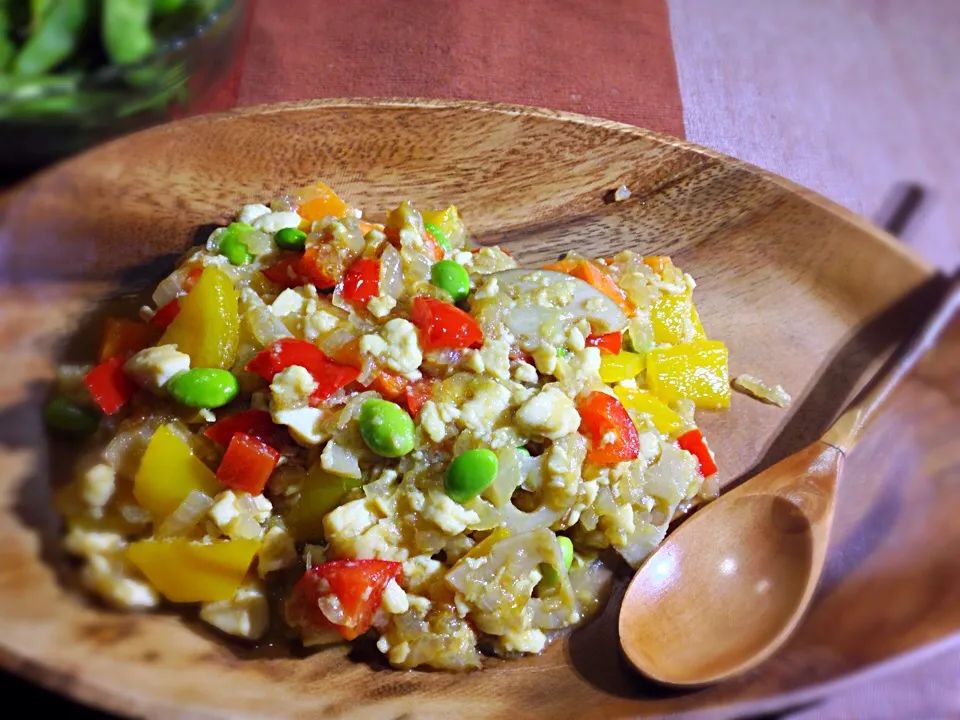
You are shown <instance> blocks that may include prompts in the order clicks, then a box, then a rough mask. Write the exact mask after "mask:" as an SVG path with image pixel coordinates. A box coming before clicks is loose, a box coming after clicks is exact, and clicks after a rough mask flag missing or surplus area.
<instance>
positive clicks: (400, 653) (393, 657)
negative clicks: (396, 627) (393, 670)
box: [387, 640, 410, 665]
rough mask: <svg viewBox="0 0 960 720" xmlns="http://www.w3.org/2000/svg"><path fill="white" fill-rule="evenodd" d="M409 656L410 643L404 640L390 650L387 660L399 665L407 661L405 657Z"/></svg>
mask: <svg viewBox="0 0 960 720" xmlns="http://www.w3.org/2000/svg"><path fill="white" fill-rule="evenodd" d="M409 655H410V643H408V642H407V641H406V640H404V641H403V642H402V643H400V644H399V645H394V646H393V647H392V648H390V653H389V654H388V655H387V659H388V660H389V661H390V662H391V663H393V664H394V665H399V664H400V663H402V662H404V661H405V660H406V659H407V656H409Z"/></svg>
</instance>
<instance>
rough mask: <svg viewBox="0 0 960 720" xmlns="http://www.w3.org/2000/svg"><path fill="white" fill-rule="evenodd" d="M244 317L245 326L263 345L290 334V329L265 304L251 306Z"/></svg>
mask: <svg viewBox="0 0 960 720" xmlns="http://www.w3.org/2000/svg"><path fill="white" fill-rule="evenodd" d="M244 318H245V319H246V321H247V327H249V328H250V333H251V334H252V335H253V337H254V338H256V340H257V342H258V343H260V344H261V345H262V346H263V347H266V346H267V345H269V344H270V343H272V342H273V341H274V340H277V339H279V338H283V337H290V336H291V335H292V333H291V332H290V329H289V328H288V327H287V326H286V325H284V324H283V321H282V320H280V318H278V317H277V316H276V315H274V314H273V313H272V312H271V311H270V309H269V308H268V307H267V306H266V305H264V306H263V307H255V308H251V309H250V310H248V311H247V313H246V315H244Z"/></svg>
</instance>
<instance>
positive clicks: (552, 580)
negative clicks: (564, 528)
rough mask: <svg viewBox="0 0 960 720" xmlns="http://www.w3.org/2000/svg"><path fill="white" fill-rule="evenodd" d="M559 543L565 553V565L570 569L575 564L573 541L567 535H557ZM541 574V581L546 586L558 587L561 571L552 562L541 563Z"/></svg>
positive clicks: (563, 553) (561, 550)
mask: <svg viewBox="0 0 960 720" xmlns="http://www.w3.org/2000/svg"><path fill="white" fill-rule="evenodd" d="M557 544H558V545H559V546H560V553H561V555H563V566H564V567H565V568H566V569H567V570H569V569H570V566H571V565H573V542H572V541H571V540H570V538H568V537H567V536H566V535H557ZM539 570H540V574H541V575H543V578H542V579H541V580H540V582H541V583H542V584H543V586H544V587H556V586H557V585H559V584H560V573H559V572H557V569H556V568H555V567H554V566H553V565H551V564H550V563H540V567H539Z"/></svg>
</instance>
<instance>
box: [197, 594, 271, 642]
mask: <svg viewBox="0 0 960 720" xmlns="http://www.w3.org/2000/svg"><path fill="white" fill-rule="evenodd" d="M200 619H201V620H203V621H204V622H205V623H207V624H209V625H212V626H213V627H215V628H217V629H218V630H221V631H223V632H225V633H227V634H228V635H234V636H236V637H241V638H247V639H248V640H256V639H258V638H260V637H263V634H264V633H266V631H267V628H268V627H269V626H270V606H269V604H268V603H267V597H266V595H265V594H264V590H263V586H262V585H261V584H260V583H259V581H248V582H247V583H246V584H244V585H241V586H240V587H239V588H238V589H237V592H236V593H235V594H234V596H233V597H232V598H230V599H229V600H219V601H217V602H207V603H203V604H202V605H201V606H200Z"/></svg>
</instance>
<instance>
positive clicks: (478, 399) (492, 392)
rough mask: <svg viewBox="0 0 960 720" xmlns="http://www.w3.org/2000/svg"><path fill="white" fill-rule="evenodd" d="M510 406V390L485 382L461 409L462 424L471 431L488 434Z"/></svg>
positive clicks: (490, 381)
mask: <svg viewBox="0 0 960 720" xmlns="http://www.w3.org/2000/svg"><path fill="white" fill-rule="evenodd" d="M509 405H510V390H509V389H508V388H506V387H504V386H503V385H500V384H499V383H496V382H494V381H492V380H488V379H487V380H484V381H483V384H481V385H480V386H479V387H478V388H477V390H476V392H475V393H474V396H473V397H472V398H471V399H470V400H467V402H465V403H464V404H463V407H462V408H461V409H460V422H461V423H462V424H463V426H464V427H466V428H468V429H470V430H473V431H475V432H478V433H486V432H488V431H489V430H491V429H492V426H493V424H494V423H495V422H496V420H497V418H498V417H499V416H500V414H501V413H502V412H503V411H504V410H506V409H507V407H509Z"/></svg>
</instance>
